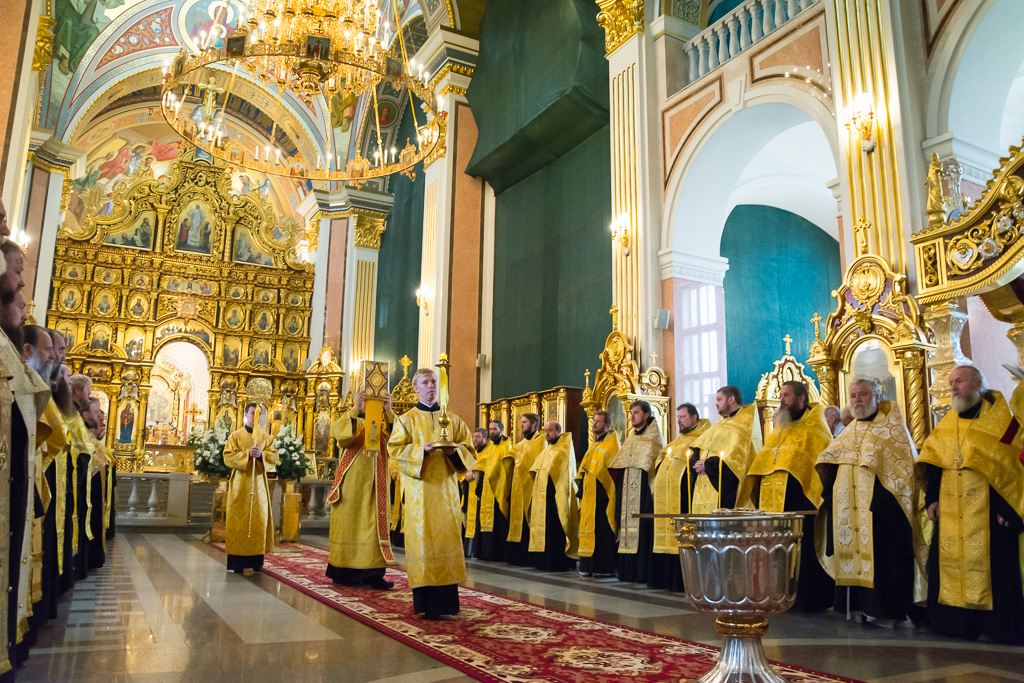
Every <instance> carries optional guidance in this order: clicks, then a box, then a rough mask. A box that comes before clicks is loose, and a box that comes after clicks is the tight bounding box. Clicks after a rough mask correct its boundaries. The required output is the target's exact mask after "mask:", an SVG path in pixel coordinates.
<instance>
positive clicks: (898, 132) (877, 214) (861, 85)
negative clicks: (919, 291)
mask: <svg viewBox="0 0 1024 683" xmlns="http://www.w3.org/2000/svg"><path fill="white" fill-rule="evenodd" d="M826 19H827V22H828V29H829V36H830V41H831V44H830V46H829V48H830V53H831V55H832V57H831V64H832V78H833V80H834V82H835V87H834V92H835V97H836V111H837V119H838V121H837V123H838V124H839V126H840V131H839V132H840V135H839V138H840V141H841V143H844V148H845V149H844V155H843V164H842V168H841V169H840V177H842V179H843V181H844V185H845V190H846V192H847V193H848V196H849V199H850V201H849V202H845V206H848V207H849V211H850V215H851V225H856V224H857V223H858V222H859V221H861V220H864V221H867V223H868V226H867V228H868V229H867V230H866V231H865V234H864V236H865V239H866V247H867V252H869V253H872V254H877V255H879V256H881V257H882V258H883V259H885V260H886V262H887V263H888V264H889V267H890V268H891V269H892V270H893V271H894V272H896V273H901V274H906V275H907V276H908V277H912V275H913V273H912V272H911V268H910V265H911V264H910V263H909V261H908V258H907V237H908V236H909V232H910V228H912V226H914V225H917V224H918V217H919V216H921V215H923V194H922V192H921V191H920V190H919V188H920V186H921V184H922V183H923V182H924V175H923V169H922V167H921V160H920V158H917V157H913V156H911V154H910V153H908V150H912V149H914V148H915V146H916V145H915V144H912V143H914V142H915V141H913V140H907V139H905V138H906V133H905V131H904V126H903V125H902V121H904V120H905V116H904V112H902V111H901V108H900V91H901V90H905V89H906V88H908V87H909V81H910V78H911V77H910V74H909V73H907V71H906V69H900V67H899V66H898V60H897V50H898V49H900V47H901V46H897V45H896V44H895V43H894V36H895V35H898V34H899V33H900V30H901V27H900V26H899V25H898V24H897V23H896V21H898V19H899V17H894V16H893V14H892V11H891V9H890V3H888V2H885V1H883V0H830V1H829V2H828V3H827V4H826ZM914 154H916V152H915V153H914Z"/></svg>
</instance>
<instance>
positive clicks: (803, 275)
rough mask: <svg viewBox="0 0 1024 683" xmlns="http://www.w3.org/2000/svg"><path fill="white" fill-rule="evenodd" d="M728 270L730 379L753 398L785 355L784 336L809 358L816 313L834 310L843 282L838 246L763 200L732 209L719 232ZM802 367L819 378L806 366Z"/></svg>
mask: <svg viewBox="0 0 1024 683" xmlns="http://www.w3.org/2000/svg"><path fill="white" fill-rule="evenodd" d="M722 256H724V257H725V258H727V259H729V270H728V271H726V273H725V282H724V285H723V286H724V289H725V326H726V335H725V344H726V357H727V361H726V362H727V364H728V372H729V384H735V385H736V386H738V387H739V388H740V391H742V392H743V400H744V401H745V402H747V403H749V402H750V401H752V400H753V398H754V392H755V390H756V389H757V383H758V381H759V380H760V379H761V375H762V374H764V373H765V372H768V371H770V370H771V369H772V363H773V362H775V361H776V360H778V359H779V358H781V357H782V354H783V353H784V352H785V348H786V347H785V344H784V342H783V341H782V338H783V337H784V336H785V335H787V334H788V335H789V336H790V337H792V338H793V345H792V353H793V355H794V356H795V357H796V359H797V360H798V361H800V362H801V363H805V361H806V360H807V358H808V356H809V355H810V349H811V342H812V341H813V340H814V326H813V325H812V324H811V322H810V319H811V316H813V315H814V313H815V311H817V312H819V313H821V315H822V317H824V316H826V315H828V313H829V312H830V311H831V310H832V309H833V308H835V306H834V300H833V299H832V296H831V292H832V290H833V289H835V288H837V287H839V285H840V284H841V283H842V269H841V266H840V260H839V243H838V242H836V241H835V240H834V239H832V237H830V236H829V235H828V234H827V233H825V232H824V231H822V230H821V229H820V228H818V227H817V226H816V225H814V224H813V223H810V222H809V221H806V220H804V219H803V218H801V217H800V216H797V215H796V214H794V213H790V212H789V211H783V210H782V209H776V208H773V207H770V206H761V205H749V204H747V205H740V206H737V207H736V208H735V209H733V210H732V213H730V214H729V218H728V219H727V220H726V222H725V229H724V231H723V233H722ZM804 372H806V373H807V374H808V375H809V376H811V377H814V376H815V375H814V373H813V371H812V370H811V368H810V367H809V366H807V365H806V363H805V367H804Z"/></svg>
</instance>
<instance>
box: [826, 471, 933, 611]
mask: <svg viewBox="0 0 1024 683" xmlns="http://www.w3.org/2000/svg"><path fill="white" fill-rule="evenodd" d="M833 469H835V468H834V467H833ZM823 496H824V502H823V503H822V504H821V509H822V510H825V509H828V510H830V511H831V507H832V486H831V485H826V488H825V491H824V493H823ZM871 515H872V517H871V519H872V525H871V535H872V563H873V565H874V579H875V587H874V588H864V587H862V586H836V590H835V600H834V609H835V611H836V612H846V611H847V607H849V610H850V611H851V612H863V613H864V614H866V615H868V616H871V617H875V618H876V619H895V620H896V621H902V620H904V619H906V618H907V616H908V615H909V614H910V608H911V606H912V605H913V603H914V564H915V561H914V532H913V530H912V529H911V528H910V522H909V521H908V520H907V515H906V513H904V512H903V508H901V507H900V504H899V502H898V501H897V500H896V497H895V496H894V495H892V493H890V492H889V491H888V490H886V488H885V487H884V486H882V482H880V481H879V480H878V477H875V486H874V490H873V491H872V493H871ZM826 539H827V540H826V547H825V552H826V554H827V555H832V554H833V553H834V550H833V548H834V545H833V543H834V539H833V534H832V525H831V524H829V526H828V530H827V536H826ZM848 595H849V605H847V596H848Z"/></svg>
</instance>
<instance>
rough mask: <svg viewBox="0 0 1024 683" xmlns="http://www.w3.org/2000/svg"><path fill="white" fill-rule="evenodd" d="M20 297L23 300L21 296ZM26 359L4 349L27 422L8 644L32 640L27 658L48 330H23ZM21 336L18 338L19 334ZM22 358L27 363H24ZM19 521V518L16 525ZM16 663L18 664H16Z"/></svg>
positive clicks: (16, 470)
mask: <svg viewBox="0 0 1024 683" xmlns="http://www.w3.org/2000/svg"><path fill="white" fill-rule="evenodd" d="M16 298H18V299H20V298H21V292H18V293H17V295H16ZM18 333H20V335H21V339H20V341H21V343H22V344H21V349H20V351H21V353H20V357H19V356H17V355H12V350H13V346H8V345H7V344H4V345H3V347H4V348H3V350H2V351H0V354H2V358H3V361H4V364H5V365H7V368H8V370H10V371H11V373H12V375H13V379H12V380H11V389H12V391H13V393H14V400H15V403H16V404H17V407H18V412H19V413H20V415H21V418H22V420H23V424H24V430H25V431H24V432H22V431H21V430H20V429H18V430H17V432H18V434H16V433H15V432H12V435H11V442H12V453H11V458H12V461H11V478H10V482H11V494H10V501H11V522H12V526H11V529H10V532H9V534H10V535H9V541H10V543H11V546H10V553H11V555H12V559H13V557H17V563H18V566H17V567H15V566H13V565H12V566H10V567H9V569H10V572H11V577H12V578H13V577H14V576H15V574H16V575H17V585H16V586H15V585H14V584H13V582H12V586H11V587H12V590H11V592H10V593H9V596H10V598H12V599H17V624H16V626H15V628H14V631H13V632H11V631H9V632H8V634H7V635H8V642H15V643H22V642H23V641H24V642H26V647H23V648H21V649H20V650H19V653H18V655H17V657H18V658H19V659H20V658H21V657H23V656H27V653H26V651H25V650H26V649H27V642H28V641H25V636H26V635H27V634H28V633H29V631H30V629H31V628H32V627H33V626H34V620H31V617H32V615H33V609H32V603H33V600H32V572H31V561H32V559H31V558H32V545H33V540H34V536H35V534H34V529H35V527H36V526H37V525H38V523H37V522H36V514H35V512H36V496H35V494H36V476H37V472H36V438H37V436H45V435H47V434H48V430H46V429H45V428H44V430H43V431H42V432H40V431H39V429H38V422H39V416H40V415H42V413H43V411H44V410H45V409H46V405H47V404H48V403H49V402H50V385H49V383H48V382H47V381H46V380H44V379H43V377H47V378H48V377H49V376H50V373H51V372H52V370H53V345H52V344H51V343H50V335H49V333H48V332H47V331H46V328H43V327H39V326H37V325H28V326H23V327H22V328H21V329H20V331H19V332H18ZM18 333H15V334H18ZM22 359H24V361H23V362H22ZM15 520H17V522H16V524H15ZM11 663H12V664H15V665H16V661H15V660H12V662H11Z"/></svg>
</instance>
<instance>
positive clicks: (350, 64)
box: [161, 0, 446, 185]
mask: <svg viewBox="0 0 1024 683" xmlns="http://www.w3.org/2000/svg"><path fill="white" fill-rule="evenodd" d="M243 4H244V5H245V9H244V10H243V11H242V13H241V14H240V15H239V18H238V24H237V26H236V27H235V28H234V29H233V30H231V31H228V32H227V35H226V36H224V37H223V39H222V41H221V40H216V39H215V35H214V34H213V32H211V35H209V36H205V35H202V34H201V35H200V40H199V44H198V45H197V46H196V47H195V49H194V50H193V51H191V52H186V51H184V50H183V51H182V52H181V53H180V54H178V56H177V57H176V58H175V59H174V60H173V61H172V62H169V63H168V64H166V65H165V66H164V70H163V93H162V99H161V111H162V113H163V116H164V119H165V120H166V121H167V123H169V124H170V126H171V127H172V128H174V130H175V131H176V132H177V133H178V135H180V136H181V137H182V138H184V139H185V140H187V141H188V142H189V143H190V144H192V145H195V146H196V147H198V148H200V149H202V150H203V151H205V152H207V153H208V154H210V155H212V156H214V157H217V158H219V159H223V160H224V161H227V162H229V163H231V164H233V165H235V166H240V167H242V168H246V169H249V170H254V171H258V172H260V173H264V174H268V175H284V176H292V177H302V178H308V179H310V180H328V181H342V182H347V183H353V184H356V185H361V184H362V182H363V181H365V180H367V179H369V178H379V177H383V176H387V175H391V174H393V173H403V174H406V175H409V176H410V177H412V168H413V166H415V165H416V163H417V162H419V161H421V160H422V159H424V158H427V157H429V156H430V155H432V154H435V153H440V152H443V145H444V134H445V123H446V114H445V112H443V111H441V108H442V107H441V101H440V99H438V101H437V102H435V100H434V97H433V93H432V91H431V90H430V88H429V85H428V82H427V78H428V77H427V75H425V74H424V73H423V70H422V67H419V70H418V71H417V70H416V65H415V63H414V62H413V61H411V60H409V59H408V56H407V55H406V52H405V43H404V39H403V37H402V35H401V32H400V31H399V34H398V45H399V47H400V53H401V54H400V63H401V64H402V65H403V66H402V68H401V69H400V70H399V71H398V73H389V72H388V61H389V59H391V60H395V61H398V60H399V56H398V55H395V54H394V53H393V50H392V49H389V47H388V41H387V38H388V36H387V27H386V26H385V25H383V24H382V21H383V18H382V16H381V12H380V10H379V9H377V0H249V1H248V2H247V3H245V2H244V3H243ZM226 6H227V3H224V4H223V5H222V6H221V13H223V12H224V9H225V8H226ZM396 11H397V10H396ZM396 18H397V17H396ZM220 19H221V18H220V17H219V18H218V21H217V22H216V23H217V24H220V23H221V21H220ZM382 27H383V28H384V32H385V33H384V35H383V36H378V32H379V29H381V28H382ZM240 71H244V72H245V73H248V74H249V75H250V76H251V77H252V78H254V79H256V80H258V81H259V82H260V83H262V84H263V85H264V86H266V87H267V88H268V89H271V90H276V91H277V95H278V100H279V101H280V99H281V98H282V97H283V95H284V93H285V92H286V91H287V90H291V91H292V92H293V93H295V95H296V96H297V97H298V98H300V99H301V100H302V101H303V102H304V103H305V104H306V106H310V107H311V106H312V103H313V102H314V100H316V99H317V98H320V97H322V98H324V105H325V106H324V110H325V111H327V112H328V113H327V115H326V117H325V118H326V120H325V125H324V127H323V129H322V130H321V131H320V132H321V134H322V136H323V139H324V140H325V141H327V147H328V149H327V152H326V153H325V154H324V155H323V156H321V155H320V154H319V153H317V154H316V159H307V158H305V157H303V156H301V154H300V153H298V152H297V153H296V155H294V156H291V157H288V156H285V155H283V154H282V151H281V150H280V149H279V148H277V147H276V145H273V146H272V145H266V146H264V147H263V148H260V147H258V146H257V147H248V146H245V147H243V145H242V144H241V143H240V142H239V140H238V136H233V135H231V134H230V130H229V129H228V128H227V125H228V124H229V121H227V120H226V119H225V115H224V110H225V106H224V105H226V103H227V100H228V97H229V96H230V95H231V92H232V89H233V87H234V85H235V81H236V79H237V77H238V75H239V72H240ZM382 82H386V83H389V84H390V85H391V86H392V87H393V88H394V89H396V90H399V89H401V88H406V89H408V90H409V91H410V98H409V104H410V111H411V115H412V116H413V118H414V123H415V124H416V130H417V134H416V140H415V144H414V142H413V141H412V140H407V141H406V145H405V147H403V148H402V149H401V150H399V149H397V147H391V148H390V149H387V148H385V146H384V142H383V136H382V135H381V131H380V116H379V110H378V104H377V87H378V86H379V85H380V84H381V83H382ZM349 93H351V94H353V95H355V96H357V97H358V96H359V95H362V94H364V93H369V94H370V95H371V96H372V105H373V106H372V114H373V118H372V119H371V121H370V125H371V126H372V127H373V128H372V129H371V130H373V129H375V131H376V137H377V149H376V150H374V153H373V159H372V160H371V159H367V158H364V157H363V156H362V155H361V154H360V153H359V151H358V150H357V151H356V154H355V157H354V158H352V159H349V160H348V161H347V163H345V166H344V167H343V168H340V167H339V166H340V164H341V163H342V162H343V161H344V160H345V152H340V153H339V152H338V151H337V150H334V149H332V145H333V133H334V131H333V129H332V127H331V121H330V119H331V116H330V106H331V103H332V102H333V101H334V99H335V95H337V94H342V95H346V94H349ZM413 94H414V95H415V96H416V97H417V98H419V99H420V101H421V102H422V103H423V112H422V113H421V114H420V116H422V117H423V119H422V122H421V121H420V120H419V117H418V116H417V112H416V109H415V107H413V104H412V101H413V100H412V95H413ZM183 105H184V106H183ZM435 105H436V106H435ZM276 129H277V121H276V120H275V122H274V128H273V129H272V131H271V142H273V139H274V137H275V133H276Z"/></svg>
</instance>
